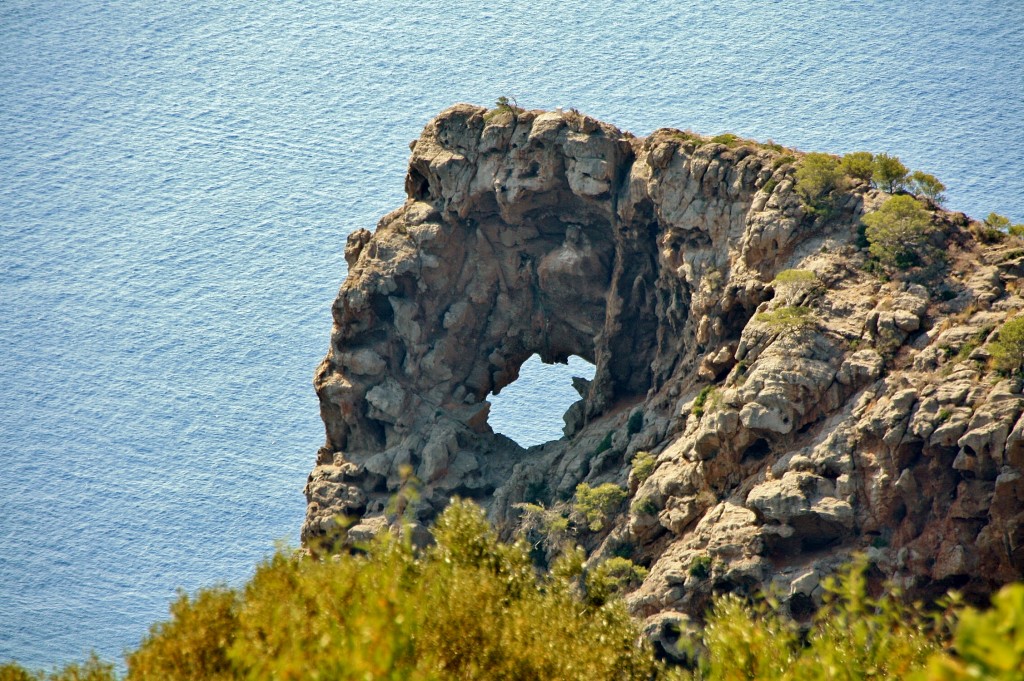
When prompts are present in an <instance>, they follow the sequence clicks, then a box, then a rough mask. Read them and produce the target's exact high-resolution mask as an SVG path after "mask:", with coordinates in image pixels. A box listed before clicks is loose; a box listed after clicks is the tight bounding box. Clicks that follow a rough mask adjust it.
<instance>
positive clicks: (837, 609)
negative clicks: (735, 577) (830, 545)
mask: <svg viewBox="0 0 1024 681" xmlns="http://www.w3.org/2000/svg"><path fill="white" fill-rule="evenodd" d="M864 569H865V565H864V563H863V562H861V563H859V564H857V565H855V566H854V567H853V568H852V569H849V570H847V571H846V572H845V573H844V574H843V575H842V577H841V578H840V579H839V580H838V581H833V580H828V581H827V583H826V589H827V593H828V597H827V599H826V604H825V606H824V607H823V608H822V609H821V610H820V611H819V612H818V613H817V614H816V615H815V616H814V619H813V621H812V623H811V626H810V630H809V631H808V632H807V633H806V635H805V636H802V635H801V631H800V627H798V626H797V624H796V623H795V622H793V620H792V619H790V618H789V617H788V616H787V615H785V614H784V613H783V612H782V611H781V608H780V606H779V604H778V603H777V602H775V601H773V600H771V599H764V598H761V599H757V600H755V601H753V602H752V603H751V602H749V601H745V600H743V599H740V598H739V597H737V596H735V595H732V594H730V595H726V596H721V597H718V598H717V599H716V600H715V602H714V606H713V608H712V614H711V615H710V617H709V618H708V621H707V624H706V626H705V628H704V631H703V634H702V635H701V637H700V640H699V641H697V642H695V643H701V644H703V646H704V648H705V649H706V651H707V652H706V654H705V655H703V656H701V659H700V669H699V671H698V673H697V674H696V675H695V676H694V677H693V678H696V679H701V680H702V681H725V680H727V679H728V680H732V679H737V680H739V679H758V680H759V681H782V680H783V679H785V680H792V681H811V680H818V679H821V680H822V681H824V680H825V679H844V680H846V681H853V680H855V679H856V680H858V681H861V680H863V681H866V680H868V679H871V680H878V681H882V680H883V679H884V680H894V679H907V678H908V677H909V676H910V675H912V674H914V673H916V672H919V671H920V670H922V669H923V668H924V666H925V664H926V662H927V660H928V658H929V656H931V655H935V654H938V653H939V652H940V651H941V650H942V644H943V642H944V639H945V635H946V626H947V625H948V621H947V620H946V619H945V618H943V617H941V616H940V617H930V616H928V615H926V614H925V613H924V612H923V611H922V610H921V609H920V608H919V607H916V606H911V605H905V604H904V603H903V601H902V600H901V599H900V597H899V595H898V594H892V595H886V596H883V597H881V598H879V599H872V598H870V597H869V596H868V595H867V584H866V580H865V579H864ZM977 678H984V677H977Z"/></svg>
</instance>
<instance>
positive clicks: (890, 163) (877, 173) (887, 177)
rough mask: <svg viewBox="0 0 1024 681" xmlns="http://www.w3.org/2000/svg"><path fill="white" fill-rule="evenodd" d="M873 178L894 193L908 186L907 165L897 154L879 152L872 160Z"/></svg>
mask: <svg viewBox="0 0 1024 681" xmlns="http://www.w3.org/2000/svg"><path fill="white" fill-rule="evenodd" d="M871 165H872V170H871V179H873V180H874V181H875V184H876V185H878V186H879V187H880V188H882V189H884V190H885V191H887V192H889V193H890V194H892V193H893V192H896V191H899V190H901V189H903V188H904V187H905V186H906V180H907V172H908V171H907V167H906V166H905V165H903V163H902V162H901V161H900V160H899V158H897V157H896V156H890V155H889V154H877V155H876V156H875V158H874V160H873V161H872V164H871Z"/></svg>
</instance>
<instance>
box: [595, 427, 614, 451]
mask: <svg viewBox="0 0 1024 681" xmlns="http://www.w3.org/2000/svg"><path fill="white" fill-rule="evenodd" d="M611 448H612V431H610V430H609V431H608V432H607V433H605V434H604V437H603V438H602V439H601V441H600V442H598V443H597V447H595V448H594V456H597V455H598V454H600V453H601V452H606V451H608V450H609V449H611Z"/></svg>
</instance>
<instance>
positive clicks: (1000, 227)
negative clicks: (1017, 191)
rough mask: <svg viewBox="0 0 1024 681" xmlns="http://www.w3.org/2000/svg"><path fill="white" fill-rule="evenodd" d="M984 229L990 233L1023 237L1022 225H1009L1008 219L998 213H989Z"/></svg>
mask: <svg viewBox="0 0 1024 681" xmlns="http://www.w3.org/2000/svg"><path fill="white" fill-rule="evenodd" d="M984 224H985V228H986V229H987V230H990V231H999V232H1004V233H1008V234H1009V235H1010V236H1018V237H1020V236H1024V225H1012V224H1010V218H1008V217H1006V216H1005V215H1000V214H999V213H989V214H988V217H986V218H985V223H984Z"/></svg>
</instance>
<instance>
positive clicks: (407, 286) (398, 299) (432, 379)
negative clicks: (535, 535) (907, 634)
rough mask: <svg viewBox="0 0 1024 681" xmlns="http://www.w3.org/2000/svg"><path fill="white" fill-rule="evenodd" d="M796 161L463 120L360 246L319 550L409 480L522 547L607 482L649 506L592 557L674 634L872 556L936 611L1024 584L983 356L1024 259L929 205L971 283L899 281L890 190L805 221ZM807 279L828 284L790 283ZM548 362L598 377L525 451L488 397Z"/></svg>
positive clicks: (501, 118) (365, 525) (484, 118)
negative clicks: (881, 258)
mask: <svg viewBox="0 0 1024 681" xmlns="http://www.w3.org/2000/svg"><path fill="white" fill-rule="evenodd" d="M794 153H795V152H792V151H791V150H780V149H779V148H778V147H777V145H758V144H756V143H742V142H741V143H739V144H736V145H733V146H732V147H729V146H726V145H724V144H717V143H712V142H708V141H707V140H704V139H702V138H699V137H696V136H694V135H691V134H687V133H680V132H679V131H674V130H659V131H657V132H655V133H653V134H652V135H650V136H649V137H647V138H637V137H635V136H633V135H631V134H629V133H625V132H622V131H620V130H618V129H617V128H615V127H613V126H610V125H607V124H605V123H600V122H598V121H596V120H594V119H592V118H589V117H587V116H584V115H581V114H579V113H577V112H575V111H570V112H538V111H530V112H525V111H516V110H511V109H503V110H496V111H491V112H489V111H488V110H487V109H484V108H481V107H475V106H469V105H457V106H454V107H452V108H450V109H448V110H446V111H444V112H443V113H441V114H440V115H439V116H438V117H437V118H436V119H434V120H433V121H431V122H430V123H429V124H428V125H427V126H426V128H425V129H424V131H423V133H422V135H421V136H420V138H419V139H418V140H417V141H416V142H414V143H413V145H412V158H411V160H410V163H409V171H408V175H407V177H406V192H407V195H408V199H407V200H406V202H405V204H404V205H403V206H402V207H401V208H399V209H398V210H396V211H394V212H392V213H390V214H389V215H387V216H385V217H384V218H383V219H382V220H381V221H380V223H379V225H378V227H377V230H376V232H375V233H374V234H372V235H371V234H370V232H368V231H366V230H359V231H357V232H355V233H354V234H352V235H351V236H350V237H349V241H348V245H347V247H346V249H345V257H346V260H347V261H348V263H349V268H350V269H349V275H348V278H347V279H346V281H345V283H344V285H343V286H342V288H341V291H340V293H339V296H338V299H337V300H336V302H335V304H334V308H333V311H334V327H333V331H332V337H331V347H330V350H329V352H328V354H327V357H326V358H325V359H324V361H323V363H322V364H321V365H320V367H319V368H318V370H317V373H316V377H315V387H316V390H317V394H318V396H319V398H320V405H321V414H322V417H323V421H324V424H325V427H326V432H327V440H326V443H325V445H324V447H322V448H321V449H320V451H319V453H318V456H317V464H316V467H315V468H314V470H313V472H312V474H311V475H310V480H309V484H308V486H307V489H306V494H307V498H308V501H309V504H308V512H307V519H306V522H305V524H304V526H303V538H304V540H306V541H310V540H313V539H315V538H317V537H320V536H323V535H325V534H327V533H329V532H331V531H332V528H333V527H334V523H335V521H334V518H335V517H336V516H337V515H339V514H342V515H348V516H356V517H359V518H362V521H361V522H360V523H359V524H358V525H357V526H356V527H355V528H352V530H350V534H351V535H353V536H363V535H362V534H360V533H369V532H372V531H375V529H379V528H380V527H383V526H385V525H386V524H387V522H388V520H389V518H388V515H387V501H388V499H389V498H390V497H391V496H392V495H393V494H394V492H395V491H396V490H397V489H398V488H399V487H400V486H401V485H402V483H403V480H404V479H405V478H406V477H407V476H408V475H409V474H410V473H411V474H412V475H414V476H415V477H416V478H417V479H418V480H419V481H420V482H421V484H422V495H421V497H420V499H419V501H418V503H417V506H416V508H415V509H414V511H415V513H417V514H418V517H420V518H421V519H422V520H423V521H424V522H425V521H427V520H428V519H429V518H430V517H431V516H432V515H433V514H436V513H437V512H438V511H439V510H440V509H441V508H443V507H444V505H445V504H446V503H447V501H448V499H449V498H450V497H451V496H452V495H460V496H463V497H471V498H474V499H477V500H478V501H480V502H481V503H482V504H483V505H485V506H486V507H487V508H488V509H489V512H490V513H491V516H492V517H493V519H494V520H495V522H496V523H498V525H499V527H501V528H503V530H504V531H505V532H506V533H507V532H511V531H512V528H514V527H515V525H516V522H517V519H518V517H519V513H520V511H519V510H518V508H517V507H516V504H517V503H518V502H522V501H524V500H528V501H539V502H542V503H548V504H550V503H553V502H555V501H557V500H558V499H567V498H569V497H571V495H572V493H573V490H574V489H575V488H576V486H577V484H578V483H580V482H583V481H586V482H590V483H593V484H597V483H602V482H609V481H610V482H615V483H618V484H621V485H624V486H628V489H629V492H630V498H629V503H628V507H626V506H624V507H623V508H622V509H621V513H619V514H618V516H617V517H616V518H615V519H614V522H612V523H610V524H609V526H608V527H607V528H606V529H604V530H602V531H601V532H599V533H595V534H587V533H586V532H585V531H583V535H582V536H581V537H580V540H581V541H583V542H584V543H585V544H587V545H588V546H589V547H590V548H591V549H593V551H594V555H595V556H596V557H597V558H600V556H602V555H609V554H611V553H613V552H614V553H616V554H620V555H621V554H623V553H625V554H628V555H630V556H631V557H632V558H633V559H634V560H636V561H638V562H642V563H644V564H646V565H648V566H650V574H649V576H648V577H647V579H646V581H645V582H644V584H643V585H642V587H641V588H640V589H638V590H637V591H636V592H634V593H633V594H631V596H630V599H631V600H630V603H631V606H632V607H633V609H634V611H635V612H637V613H638V614H641V615H645V616H653V615H656V614H657V613H661V614H660V615H658V618H660V619H657V618H656V619H657V621H659V622H660V621H664V620H665V617H666V613H673V612H677V611H678V612H681V613H687V612H688V613H699V612H701V611H702V610H703V608H704V607H706V605H707V603H708V598H709V597H710V595H711V594H712V593H714V592H717V591H724V590H733V591H744V592H747V591H751V590H755V589H760V588H765V587H769V586H770V587H772V588H775V589H776V590H778V591H779V592H780V593H781V594H782V595H783V597H784V598H786V599H787V600H788V602H789V605H790V608H791V610H792V611H793V612H794V613H795V614H798V615H799V614H801V613H804V612H806V611H808V610H809V609H811V608H813V607H814V605H815V604H816V602H818V600H819V599H820V596H821V586H820V583H819V582H820V579H821V578H822V577H823V576H825V575H827V574H830V573H831V572H833V571H834V570H835V569H836V568H837V567H838V566H839V565H841V564H842V563H843V562H845V561H847V560H848V559H849V557H850V555H851V554H852V553H853V552H856V551H868V552H869V554H870V557H871V560H872V562H873V564H874V566H875V568H876V574H877V575H879V576H884V577H887V578H891V579H894V580H895V581H896V582H897V583H899V584H900V585H902V586H903V587H905V588H906V589H908V590H910V591H912V592H914V591H923V592H928V593H935V592H938V591H941V590H944V589H946V588H949V587H959V588H962V589H966V590H967V591H968V592H977V593H979V594H981V593H987V592H988V591H990V590H991V589H992V588H994V586H996V585H997V584H1001V583H1003V582H1006V581H1010V580H1014V579H1020V578H1021V577H1022V573H1024V530H1022V522H1021V521H1022V520H1024V503H1022V501H1024V479H1022V477H1021V473H1022V467H1024V419H1021V418H1020V417H1021V411H1022V407H1024V405H1022V395H1021V385H1020V382H1019V381H1018V380H1016V379H1008V378H1000V377H999V376H997V375H996V374H994V373H993V372H991V371H988V370H987V369H986V368H985V363H984V359H985V350H984V345H983V341H984V340H985V337H986V335H987V334H988V333H991V332H992V331H993V330H995V329H997V328H998V326H999V325H1000V324H1001V323H1002V322H1003V321H1005V320H1006V319H1008V318H1010V317H1012V316H1013V315H1015V314H1016V313H1017V312H1018V311H1019V310H1020V309H1021V307H1022V300H1021V298H1020V297H1019V295H1018V293H1017V289H1016V281H1017V280H1018V277H1020V276H1021V275H1022V274H1024V264H1022V263H1024V251H1013V250H1010V249H1008V248H1007V247H1002V246H999V245H996V246H982V245H980V244H979V243H978V242H977V241H976V240H975V239H974V238H973V236H972V234H971V230H970V227H971V223H970V221H969V220H968V219H967V218H966V216H964V215H962V214H955V213H947V212H945V211H942V210H941V209H939V208H938V207H937V206H934V205H933V206H932V209H933V210H932V220H933V223H934V224H936V225H938V226H939V227H940V229H939V230H938V231H937V236H936V237H935V238H936V239H937V244H936V245H939V246H941V247H942V248H944V249H946V250H947V251H948V252H949V254H950V257H949V259H948V261H947V262H948V266H946V267H944V268H939V269H934V270H933V271H930V272H919V273H917V275H916V279H917V281H916V282H915V281H912V280H913V279H914V277H902V278H900V277H897V278H895V279H894V280H892V281H885V280H883V279H882V278H879V277H878V276H877V275H875V274H869V273H867V272H865V271H864V270H863V267H864V264H865V258H866V254H865V251H864V249H863V248H862V247H861V246H862V245H863V244H862V243H860V239H861V237H860V229H859V228H860V217H861V215H863V214H864V213H865V212H867V211H869V210H873V209H875V208H877V207H878V206H879V205H881V203H883V202H884V201H885V200H886V199H887V198H888V195H887V194H885V193H884V192H881V191H879V190H876V189H873V188H871V187H870V186H868V185H867V184H866V183H857V182H854V183H852V184H851V186H848V187H846V188H845V189H843V190H842V191H841V192H837V193H836V195H835V196H834V197H833V210H832V211H831V213H829V214H826V215H822V214H820V212H818V213H816V212H814V211H809V210H808V209H807V207H806V206H805V205H804V203H803V202H802V201H801V199H800V198H799V196H798V194H797V192H796V191H794V172H795V171H794V167H795V165H794V163H793V162H792V155H793V154H794ZM796 155H797V156H799V154H796ZM794 268H795V269H800V270H808V271H811V272H813V273H814V275H815V277H814V280H813V282H810V283H808V282H802V283H800V282H797V283H782V282H780V281H776V280H775V278H776V275H778V274H779V273H780V272H782V271H784V270H787V269H794ZM780 309H783V310H794V309H799V310H805V312H806V313H807V316H806V317H805V318H801V320H799V323H795V324H782V323H778V321H777V318H773V316H772V314H771V313H772V312H773V311H778V310H780ZM759 313H768V314H759ZM773 320H775V321H773ZM974 346H978V347H977V349H974V350H973V352H972V348H973V347H974ZM961 350H964V351H961ZM534 353H537V354H539V355H540V357H541V358H542V360H543V361H545V362H564V361H565V360H566V358H567V357H569V356H570V355H578V356H580V357H583V358H584V359H586V360H588V361H590V362H592V363H594V364H595V366H596V374H595V377H594V380H593V381H592V382H589V383H587V382H586V381H582V380H581V381H577V383H576V385H577V389H578V390H579V391H580V393H581V399H580V401H579V402H577V403H576V404H574V405H573V406H572V408H570V410H569V412H568V413H567V414H566V416H565V420H566V429H565V430H566V437H565V438H563V439H561V440H558V441H556V442H551V443H548V444H546V445H543V446H540V447H534V448H531V449H529V450H524V449H523V448H520V447H519V446H517V445H516V444H515V443H514V442H512V441H511V440H509V439H508V438H505V437H503V436H501V435H497V434H494V433H492V432H491V430H490V428H489V426H488V424H487V411H488V407H489V404H488V402H487V401H486V400H487V397H488V396H489V395H490V394H492V393H497V392H498V391H499V390H501V389H502V388H503V387H504V386H506V385H508V384H509V383H511V382H512V381H514V380H515V379H516V378H517V376H518V371H519V367H520V366H521V365H522V363H523V362H524V361H525V360H526V359H527V358H528V357H530V356H531V355H532V354H534ZM712 387H713V391H712V392H709V388H712ZM702 390H703V395H702V397H701V399H700V401H701V402H703V406H702V407H701V408H699V409H694V408H693V407H694V403H695V401H697V397H698V394H700V393H701V391H702ZM709 397H710V398H711V399H708V398H709ZM638 411H639V412H640V413H641V414H642V427H640V429H639V431H638V432H631V431H633V430H634V429H632V428H627V426H626V421H627V419H628V417H629V416H630V415H631V414H633V413H635V412H638ZM634 421H636V419H634ZM609 432H611V433H612V438H611V447H609V448H603V447H599V446H598V444H599V443H600V442H601V441H602V440H603V439H604V438H605V436H606V435H607V434H608V433H609ZM640 450H644V451H650V452H651V453H653V454H654V455H656V461H657V465H656V468H655V470H654V472H653V474H651V475H650V476H649V477H647V478H646V479H644V480H639V479H637V477H636V476H635V475H633V476H631V475H630V462H631V460H632V459H633V457H634V455H635V453H636V452H637V451H640ZM697 559H700V561H702V565H706V569H701V570H694V569H691V567H692V566H693V565H694V564H695V563H694V561H695V560H697ZM652 621H653V620H652Z"/></svg>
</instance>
